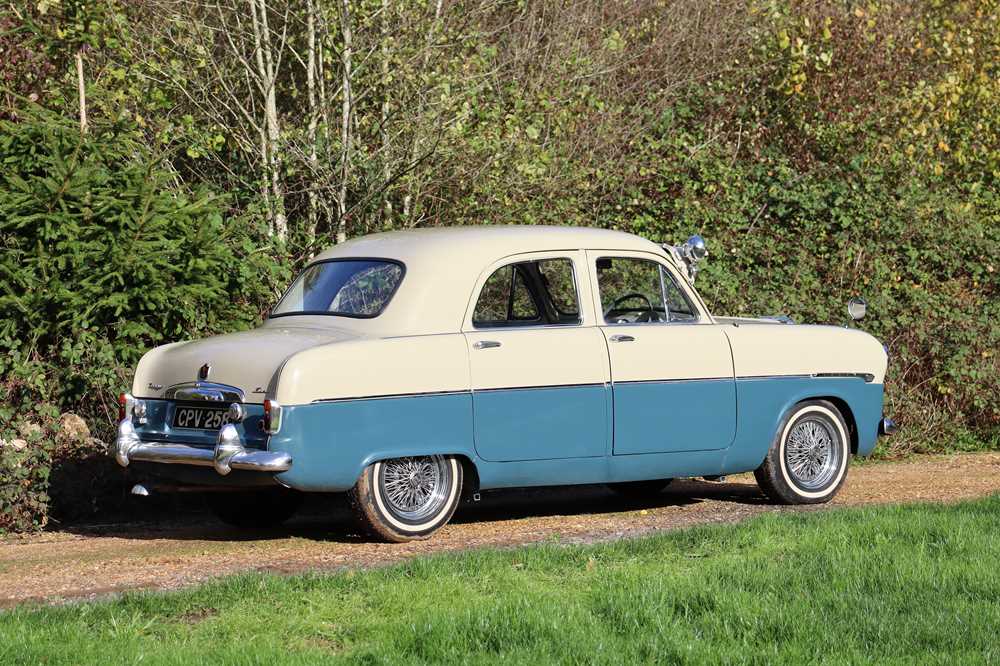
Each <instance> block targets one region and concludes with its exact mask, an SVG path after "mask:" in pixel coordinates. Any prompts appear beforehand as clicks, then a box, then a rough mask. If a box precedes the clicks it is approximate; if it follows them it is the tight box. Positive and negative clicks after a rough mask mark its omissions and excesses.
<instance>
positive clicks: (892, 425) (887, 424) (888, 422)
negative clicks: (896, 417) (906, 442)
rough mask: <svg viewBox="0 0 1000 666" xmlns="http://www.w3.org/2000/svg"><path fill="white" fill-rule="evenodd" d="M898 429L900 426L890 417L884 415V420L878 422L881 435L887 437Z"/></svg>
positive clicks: (879, 434)
mask: <svg viewBox="0 0 1000 666" xmlns="http://www.w3.org/2000/svg"><path fill="white" fill-rule="evenodd" d="M897 430H899V426H898V425H896V422H895V421H893V420H892V419H890V418H887V417H883V418H882V420H881V421H879V422H878V436H879V437H885V436H886V435H892V434H894V433H895V432H896V431H897Z"/></svg>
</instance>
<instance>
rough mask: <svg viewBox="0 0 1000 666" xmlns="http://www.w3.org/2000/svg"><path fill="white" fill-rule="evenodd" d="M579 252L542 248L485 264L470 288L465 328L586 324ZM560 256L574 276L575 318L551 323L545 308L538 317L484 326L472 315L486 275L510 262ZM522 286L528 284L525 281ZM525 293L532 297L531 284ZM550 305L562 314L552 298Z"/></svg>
mask: <svg viewBox="0 0 1000 666" xmlns="http://www.w3.org/2000/svg"><path fill="white" fill-rule="evenodd" d="M579 253H580V250H565V251H553V252H543V253H537V254H535V253H531V254H523V255H513V256H510V257H504V258H503V259H499V260H497V261H495V262H493V264H491V265H490V266H489V268H487V269H486V270H484V271H483V272H482V274H480V278H479V280H478V281H477V283H476V287H475V289H474V290H473V297H472V298H471V299H470V303H469V306H468V311H467V313H466V321H465V326H464V330H466V331H470V332H472V331H491V330H511V329H517V330H523V329H544V328H556V329H564V328H572V327H574V326H577V327H580V326H584V325H586V323H587V318H588V317H587V315H586V314H585V312H584V303H585V300H584V295H583V289H582V288H581V282H580V277H581V276H580V271H579V270H578V268H579V262H578V261H577V256H578V255H579ZM538 255H541V256H538ZM559 260H563V261H567V262H569V267H570V274H571V275H572V278H573V290H574V292H575V294H576V307H577V313H576V315H577V319H576V321H574V322H567V323H562V324H559V323H555V324H552V323H549V322H548V321H546V315H545V313H544V312H539V315H540V317H539V318H538V319H530V320H527V319H522V320H507V321H503V322H499V323H495V324H489V325H486V326H483V325H481V324H477V323H476V321H475V319H474V316H475V312H476V306H477V305H479V299H480V297H481V296H482V294H483V288H484V287H485V286H486V283H487V282H488V281H489V279H490V278H492V277H493V275H494V274H495V273H496V272H497V271H500V270H503V269H504V268H507V267H509V266H517V265H518V264H528V263H539V262H543V261H559ZM525 286H526V287H528V285H525ZM546 290H547V287H546ZM528 293H529V295H531V297H532V299H534V297H535V296H534V294H533V293H532V291H531V289H530V287H529V288H528ZM546 296H548V297H549V298H550V299H551V294H550V293H547V294H546ZM535 305H536V307H537V306H538V303H535ZM552 306H553V309H554V310H555V311H556V312H557V313H559V314H563V313H562V312H561V310H559V308H558V307H557V306H556V304H555V302H553V303H552ZM543 309H544V308H543Z"/></svg>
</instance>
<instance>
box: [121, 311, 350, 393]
mask: <svg viewBox="0 0 1000 666" xmlns="http://www.w3.org/2000/svg"><path fill="white" fill-rule="evenodd" d="M358 337H360V336H358V335H357V334H356V333H351V332H349V331H345V330H343V329H338V328H333V327H329V328H327V327H323V328H319V327H316V328H313V327H296V326H277V325H273V324H271V325H265V326H262V327H261V328H257V329H255V330H252V331H243V332H240V333H230V334H227V335H216V336H213V337H210V338H204V339H201V340H191V341H188V342H177V343H173V344H169V345H163V346H162V347H157V348H156V349H153V350H152V351H150V352H148V353H147V354H146V355H145V356H143V357H142V360H141V361H139V366H138V367H137V368H136V372H135V381H134V382H133V385H132V394H133V395H135V396H136V397H143V398H162V397H164V394H165V393H166V392H167V390H168V389H169V388H170V387H172V386H176V385H178V384H189V383H194V382H198V381H201V382H210V383H213V384H223V385H226V386H232V387H235V388H238V389H240V390H241V391H243V393H244V396H245V402H248V403H260V402H263V401H264V398H265V397H266V393H267V391H268V390H269V388H270V386H271V384H272V382H273V381H274V379H275V378H276V376H277V374H278V371H279V370H281V366H282V365H283V364H284V362H285V360H286V359H287V358H288V357H289V356H291V355H292V354H295V353H297V352H300V351H303V350H305V349H310V348H312V347H316V346H319V345H326V344H330V343H333V342H340V341H343V340H350V339H356V338H358ZM206 366H207V373H206V372H205V370H204V369H205V368H206ZM206 375H207V376H206Z"/></svg>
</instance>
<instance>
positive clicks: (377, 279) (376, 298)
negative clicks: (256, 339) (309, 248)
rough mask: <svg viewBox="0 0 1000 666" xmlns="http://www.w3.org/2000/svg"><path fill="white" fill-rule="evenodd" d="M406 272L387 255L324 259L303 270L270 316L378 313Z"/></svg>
mask: <svg viewBox="0 0 1000 666" xmlns="http://www.w3.org/2000/svg"><path fill="white" fill-rule="evenodd" d="M404 272H405V271H404V269H403V265H402V264H400V263H398V262H395V261H389V260H386V259H337V260H332V261H321V262H318V263H315V264H312V265H311V266H308V267H307V268H306V269H305V270H304V271H302V273H301V274H300V275H299V276H298V277H297V278H296V279H295V282H293V283H292V286H291V287H289V289H288V291H286V292H285V295H284V296H283V297H282V298H281V300H280V301H279V302H278V304H277V305H276V306H275V307H274V310H272V311H271V316H272V317H281V316H284V315H297V314H324V315H337V316H341V317H377V316H378V315H379V314H381V313H382V311H383V310H384V309H385V307H386V306H387V305H388V304H389V301H390V300H392V296H393V294H395V293H396V289H398V288H399V283H400V282H401V281H402V279H403V273H404Z"/></svg>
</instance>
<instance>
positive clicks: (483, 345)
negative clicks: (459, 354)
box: [472, 340, 500, 349]
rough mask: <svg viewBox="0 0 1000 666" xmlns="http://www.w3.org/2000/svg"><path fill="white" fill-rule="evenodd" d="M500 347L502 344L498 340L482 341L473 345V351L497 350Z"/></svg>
mask: <svg viewBox="0 0 1000 666" xmlns="http://www.w3.org/2000/svg"><path fill="white" fill-rule="evenodd" d="M499 346H500V343H499V342H497V341H496V340H480V341H479V342H474V343H472V348H473V349H496V348H497V347H499Z"/></svg>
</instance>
